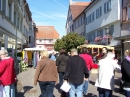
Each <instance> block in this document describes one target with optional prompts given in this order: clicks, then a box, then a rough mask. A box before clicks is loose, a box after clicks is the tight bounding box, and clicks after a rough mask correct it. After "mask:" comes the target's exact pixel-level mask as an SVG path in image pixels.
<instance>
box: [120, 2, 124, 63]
mask: <svg viewBox="0 0 130 97" xmlns="http://www.w3.org/2000/svg"><path fill="white" fill-rule="evenodd" d="M121 3H122V4H121V13H120V30H121V31H120V37H121V32H122V19H123V18H122V16H123V0H121ZM120 41H121V61H122V60H123V58H124V43H123V42H124V40H120Z"/></svg>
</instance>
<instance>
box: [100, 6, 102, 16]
mask: <svg viewBox="0 0 130 97" xmlns="http://www.w3.org/2000/svg"><path fill="white" fill-rule="evenodd" d="M101 15H102V7H100V16H101Z"/></svg>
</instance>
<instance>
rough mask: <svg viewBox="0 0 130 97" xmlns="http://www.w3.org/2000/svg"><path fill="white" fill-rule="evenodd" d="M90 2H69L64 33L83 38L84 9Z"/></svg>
mask: <svg viewBox="0 0 130 97" xmlns="http://www.w3.org/2000/svg"><path fill="white" fill-rule="evenodd" d="M89 4H90V2H73V1H71V2H70V5H69V10H68V16H67V21H66V33H78V34H79V35H80V36H85V25H84V18H85V14H84V12H83V11H84V9H85V8H86V7H87V6H88V5H89Z"/></svg>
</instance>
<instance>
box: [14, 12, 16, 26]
mask: <svg viewBox="0 0 130 97" xmlns="http://www.w3.org/2000/svg"><path fill="white" fill-rule="evenodd" d="M14 24H15V25H16V12H15V11H14Z"/></svg>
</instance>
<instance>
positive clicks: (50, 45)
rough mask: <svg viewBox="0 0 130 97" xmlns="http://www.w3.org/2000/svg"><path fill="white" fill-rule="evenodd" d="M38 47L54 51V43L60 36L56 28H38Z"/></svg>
mask: <svg viewBox="0 0 130 97" xmlns="http://www.w3.org/2000/svg"><path fill="white" fill-rule="evenodd" d="M37 29H38V32H37V33H36V47H37V48H43V49H47V50H48V51H49V52H51V51H54V43H55V41H56V40H57V39H59V34H58V32H57V31H56V30H55V28H54V26H37Z"/></svg>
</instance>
